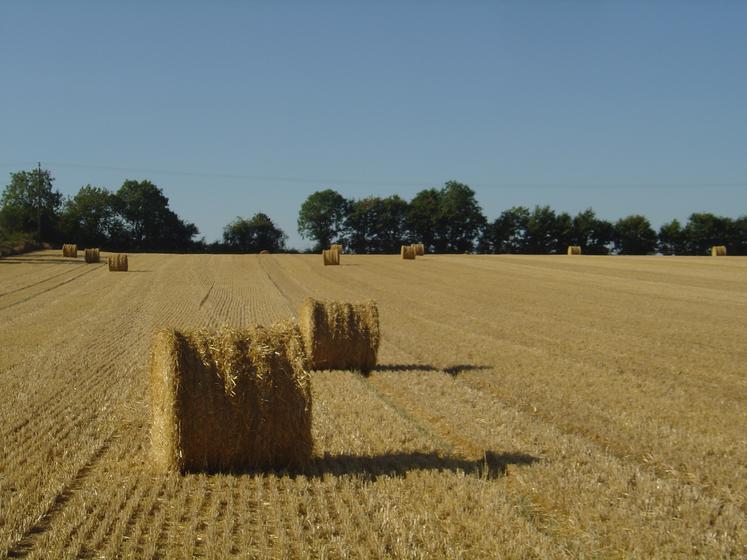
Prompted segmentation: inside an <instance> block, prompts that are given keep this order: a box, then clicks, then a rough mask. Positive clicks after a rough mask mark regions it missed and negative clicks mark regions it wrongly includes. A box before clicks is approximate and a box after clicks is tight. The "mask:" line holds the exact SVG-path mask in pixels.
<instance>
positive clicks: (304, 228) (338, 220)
mask: <svg viewBox="0 0 747 560" xmlns="http://www.w3.org/2000/svg"><path fill="white" fill-rule="evenodd" d="M347 207H348V202H347V200H345V198H344V197H343V196H342V195H341V194H340V193H338V192H337V191H335V190H332V189H325V190H323V191H316V192H314V193H312V194H310V195H309V197H308V198H307V199H306V200H305V201H304V203H303V204H302V205H301V209H300V211H299V212H298V233H300V234H301V237H303V238H304V239H311V240H313V241H315V242H316V247H315V248H316V249H317V250H319V251H321V250H322V249H327V248H329V245H330V244H331V243H333V242H335V241H338V240H339V239H340V237H341V235H342V233H343V229H344V225H345V216H346V214H347Z"/></svg>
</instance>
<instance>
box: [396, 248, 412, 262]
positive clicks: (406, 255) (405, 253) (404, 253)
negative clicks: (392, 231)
mask: <svg viewBox="0 0 747 560" xmlns="http://www.w3.org/2000/svg"><path fill="white" fill-rule="evenodd" d="M399 254H400V256H401V257H402V258H403V259H407V260H415V249H414V248H413V247H412V245H402V246H401V247H400V249H399Z"/></svg>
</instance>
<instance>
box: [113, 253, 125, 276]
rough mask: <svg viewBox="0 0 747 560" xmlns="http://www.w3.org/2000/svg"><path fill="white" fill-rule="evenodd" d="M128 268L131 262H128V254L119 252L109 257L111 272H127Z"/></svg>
mask: <svg viewBox="0 0 747 560" xmlns="http://www.w3.org/2000/svg"><path fill="white" fill-rule="evenodd" d="M128 268H129V264H128V262H127V255H125V254H123V253H117V254H114V255H112V256H110V257H109V271H110V272H127V269H128Z"/></svg>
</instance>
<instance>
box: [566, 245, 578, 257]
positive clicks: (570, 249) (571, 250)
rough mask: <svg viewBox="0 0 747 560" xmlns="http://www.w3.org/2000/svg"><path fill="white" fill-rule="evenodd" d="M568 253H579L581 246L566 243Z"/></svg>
mask: <svg viewBox="0 0 747 560" xmlns="http://www.w3.org/2000/svg"><path fill="white" fill-rule="evenodd" d="M568 254H569V255H580V254H581V246H580V245H568Z"/></svg>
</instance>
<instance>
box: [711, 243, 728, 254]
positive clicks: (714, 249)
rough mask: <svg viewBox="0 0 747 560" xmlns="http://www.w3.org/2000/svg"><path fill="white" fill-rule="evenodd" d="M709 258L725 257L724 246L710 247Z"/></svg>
mask: <svg viewBox="0 0 747 560" xmlns="http://www.w3.org/2000/svg"><path fill="white" fill-rule="evenodd" d="M711 256H712V257H725V256H726V246H725V245H714V246H713V247H711Z"/></svg>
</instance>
